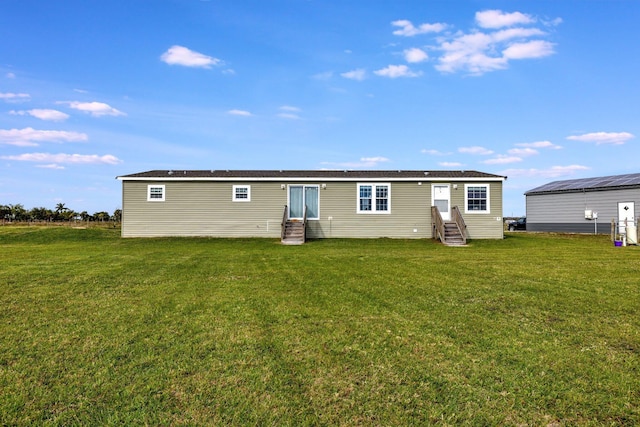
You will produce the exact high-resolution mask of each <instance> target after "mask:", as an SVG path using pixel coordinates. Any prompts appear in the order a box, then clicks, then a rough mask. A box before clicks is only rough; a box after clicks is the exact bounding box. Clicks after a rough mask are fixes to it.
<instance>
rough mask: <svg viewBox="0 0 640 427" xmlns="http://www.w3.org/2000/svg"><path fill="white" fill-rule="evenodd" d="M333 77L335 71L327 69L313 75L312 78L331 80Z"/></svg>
mask: <svg viewBox="0 0 640 427" xmlns="http://www.w3.org/2000/svg"><path fill="white" fill-rule="evenodd" d="M332 77H333V71H325V72H323V73H318V74H314V75H313V76H311V78H313V79H316V80H322V81H327V80H331V78H332Z"/></svg>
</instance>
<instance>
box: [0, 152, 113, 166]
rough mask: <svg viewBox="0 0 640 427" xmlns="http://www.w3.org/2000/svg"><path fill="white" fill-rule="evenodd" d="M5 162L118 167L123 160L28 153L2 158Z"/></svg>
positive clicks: (110, 156)
mask: <svg viewBox="0 0 640 427" xmlns="http://www.w3.org/2000/svg"><path fill="white" fill-rule="evenodd" d="M0 158H2V159H5V160H17V161H21V162H37V163H52V164H59V163H66V164H82V165H98V164H108V165H117V164H119V163H122V160H120V159H118V158H117V157H115V156H112V155H111V154H105V155H104V156H99V155H97V154H64V153H60V154H50V153H26V154H20V155H17V156H2V157H0Z"/></svg>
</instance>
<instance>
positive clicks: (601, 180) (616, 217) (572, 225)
mask: <svg viewBox="0 0 640 427" xmlns="http://www.w3.org/2000/svg"><path fill="white" fill-rule="evenodd" d="M524 194H525V196H526V204H527V206H526V209H527V230H528V231H549V232H566V233H598V234H609V233H611V222H612V220H613V221H615V223H616V226H617V227H619V228H618V231H617V232H620V233H624V232H625V225H629V226H634V225H635V223H636V215H635V207H636V206H640V173H634V174H626V175H613V176H602V177H596V178H583V179H570V180H564V181H554V182H550V183H548V184H545V185H542V186H540V187H536V188H534V189H532V190H529V191H527V192H526V193H524Z"/></svg>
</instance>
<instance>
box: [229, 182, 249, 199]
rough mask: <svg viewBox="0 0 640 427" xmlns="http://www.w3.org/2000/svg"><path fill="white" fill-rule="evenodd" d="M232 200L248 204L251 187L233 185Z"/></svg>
mask: <svg viewBox="0 0 640 427" xmlns="http://www.w3.org/2000/svg"><path fill="white" fill-rule="evenodd" d="M232 200H233V201H234V202H250V201H251V186H250V185H234V186H233V199H232Z"/></svg>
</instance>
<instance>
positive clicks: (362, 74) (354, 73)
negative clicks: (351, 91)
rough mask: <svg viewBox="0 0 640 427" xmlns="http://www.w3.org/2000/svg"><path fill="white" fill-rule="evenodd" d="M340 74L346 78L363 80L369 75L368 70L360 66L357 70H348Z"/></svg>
mask: <svg viewBox="0 0 640 427" xmlns="http://www.w3.org/2000/svg"><path fill="white" fill-rule="evenodd" d="M340 75H341V76H342V77H344V78H345V79H351V80H358V81H362V80H364V79H365V78H366V77H367V72H366V71H365V70H364V69H363V68H358V69H356V70H351V71H347V72H346V73H342V74H340Z"/></svg>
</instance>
